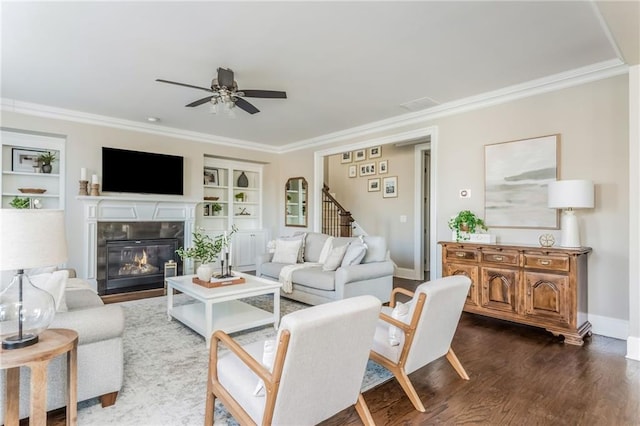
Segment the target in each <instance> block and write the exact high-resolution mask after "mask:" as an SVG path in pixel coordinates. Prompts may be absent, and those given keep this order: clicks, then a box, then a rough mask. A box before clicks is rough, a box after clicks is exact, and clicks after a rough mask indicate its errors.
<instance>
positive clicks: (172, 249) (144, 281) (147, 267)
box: [97, 222, 184, 295]
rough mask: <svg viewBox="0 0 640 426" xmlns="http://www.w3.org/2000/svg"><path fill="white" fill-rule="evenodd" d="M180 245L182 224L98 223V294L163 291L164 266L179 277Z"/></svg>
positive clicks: (180, 265) (180, 268) (180, 269)
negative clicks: (169, 264) (171, 263)
mask: <svg viewBox="0 0 640 426" xmlns="http://www.w3.org/2000/svg"><path fill="white" fill-rule="evenodd" d="M183 244H184V224H183V223H182V222H98V247H97V253H98V259H97V278H98V279H97V282H98V294H100V295H107V294H116V293H126V292H132V291H140V290H150V289H158V288H163V287H164V264H165V263H166V262H169V261H174V262H177V266H178V270H177V273H178V275H180V274H182V262H181V261H180V260H179V258H178V256H177V255H176V249H177V248H178V247H181V246H183Z"/></svg>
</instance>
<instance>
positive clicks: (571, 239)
mask: <svg viewBox="0 0 640 426" xmlns="http://www.w3.org/2000/svg"><path fill="white" fill-rule="evenodd" d="M561 227H562V235H561V238H560V246H561V247H567V248H575V247H580V230H579V228H578V218H577V217H576V215H575V214H574V212H573V210H565V211H564V212H563V213H562V220H561Z"/></svg>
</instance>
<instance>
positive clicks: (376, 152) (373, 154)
mask: <svg viewBox="0 0 640 426" xmlns="http://www.w3.org/2000/svg"><path fill="white" fill-rule="evenodd" d="M381 156H382V148H380V147H379V146H372V147H371V148H369V158H378V157H381Z"/></svg>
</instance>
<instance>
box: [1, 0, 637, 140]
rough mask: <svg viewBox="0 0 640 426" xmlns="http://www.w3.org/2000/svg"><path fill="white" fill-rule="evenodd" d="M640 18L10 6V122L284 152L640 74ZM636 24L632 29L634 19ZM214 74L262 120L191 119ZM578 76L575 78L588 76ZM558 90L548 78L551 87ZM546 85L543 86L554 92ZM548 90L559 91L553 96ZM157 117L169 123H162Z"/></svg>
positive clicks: (630, 7)
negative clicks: (16, 116) (365, 129)
mask: <svg viewBox="0 0 640 426" xmlns="http://www.w3.org/2000/svg"><path fill="white" fill-rule="evenodd" d="M638 10H640V8H638V3H637V2H626V3H625V2H603V3H598V4H595V3H592V2H587V1H569V2H559V1H556V2H551V1H535V2H477V1H474V2H266V1H261V2H151V1H146V2H52V1H47V2H6V1H3V2H2V10H1V14H2V68H1V71H2V75H1V87H0V95H1V97H2V104H3V109H5V110H14V111H31V112H32V113H36V114H49V115H50V116H56V115H60V116H67V117H71V118H72V119H74V118H75V119H81V120H85V121H86V120H89V121H91V120H93V121H98V122H100V121H102V122H104V123H114V124H116V125H120V126H125V127H127V126H133V127H136V126H138V127H139V128H141V129H145V128H146V129H155V131H161V132H162V131H167V132H169V133H172V134H177V135H186V136H187V137H196V138H200V139H204V140H211V141H216V140H219V141H226V142H232V143H238V144H240V145H242V144H244V145H247V146H250V145H253V146H258V147H263V148H265V149H272V150H279V149H283V148H284V147H291V146H300V145H304V144H311V143H314V142H318V141H320V140H323V138H324V140H326V139H327V137H328V136H330V135H333V134H336V133H337V132H345V131H347V130H348V129H352V128H354V127H358V126H363V125H365V124H368V123H372V122H379V121H382V120H389V119H393V118H397V117H399V116H403V115H406V114H416V113H415V112H413V113H412V112H411V111H410V110H408V109H406V108H404V107H402V106H401V105H402V104H405V103H411V102H412V101H416V100H418V102H413V110H414V111H415V110H416V109H422V110H424V111H425V112H427V113H428V112H429V111H430V110H434V109H438V108H443V107H446V106H447V105H454V104H460V103H461V102H464V100H465V99H470V98H471V99H478V98H482V97H483V96H486V95H487V94H488V93H492V92H493V93H495V92H496V91H498V90H500V89H503V88H505V87H510V86H516V85H520V86H523V87H524V86H527V87H534V86H535V85H536V84H538V83H540V82H542V81H548V79H549V76H557V75H558V74H562V75H566V74H571V75H580V74H582V73H587V72H592V71H594V70H600V71H601V70H606V69H608V68H612V67H619V66H620V65H621V64H623V63H625V62H626V63H630V64H632V63H636V64H637V63H638V53H637V52H638V50H640V49H639V48H638V40H637V38H638V29H637V28H638V22H639V20H638ZM634 14H635V16H634ZM217 67H229V68H231V69H233V70H234V72H235V78H236V81H237V82H238V85H239V87H240V88H241V89H243V88H244V89H270V90H284V91H286V92H287V95H288V99H285V100H282V99H256V98H247V100H249V101H250V102H251V103H253V104H254V105H255V106H256V107H258V108H259V109H260V110H261V112H260V113H258V114H255V115H249V114H247V113H245V112H244V111H242V110H240V109H238V108H236V114H235V115H236V117H235V118H234V119H231V118H230V117H228V116H226V115H221V114H219V115H212V114H211V113H210V112H209V108H208V107H207V105H202V106H200V107H196V108H186V107H185V105H186V104H188V103H190V102H192V101H194V100H197V99H200V98H202V97H205V96H207V92H204V91H201V90H197V89H191V88H187V87H180V86H173V85H168V84H163V83H158V82H156V81H155V80H156V79H157V78H161V79H166V80H173V81H179V82H184V83H188V84H192V85H195V86H204V87H209V86H210V84H211V79H212V78H213V77H215V73H216V69H217ZM576 70H578V71H576ZM553 78H555V77H551V79H552V80H553ZM541 79H542V80H541ZM545 79H547V80H545ZM147 117H157V118H159V121H157V122H156V123H153V124H152V123H149V122H147Z"/></svg>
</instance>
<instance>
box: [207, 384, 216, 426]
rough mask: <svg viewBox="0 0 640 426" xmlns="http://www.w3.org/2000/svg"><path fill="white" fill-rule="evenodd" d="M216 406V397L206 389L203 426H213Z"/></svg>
mask: <svg viewBox="0 0 640 426" xmlns="http://www.w3.org/2000/svg"><path fill="white" fill-rule="evenodd" d="M215 406H216V396H215V395H214V394H213V392H211V391H210V390H209V389H207V403H206V404H205V408H204V409H205V412H204V426H213V415H214V410H215Z"/></svg>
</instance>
